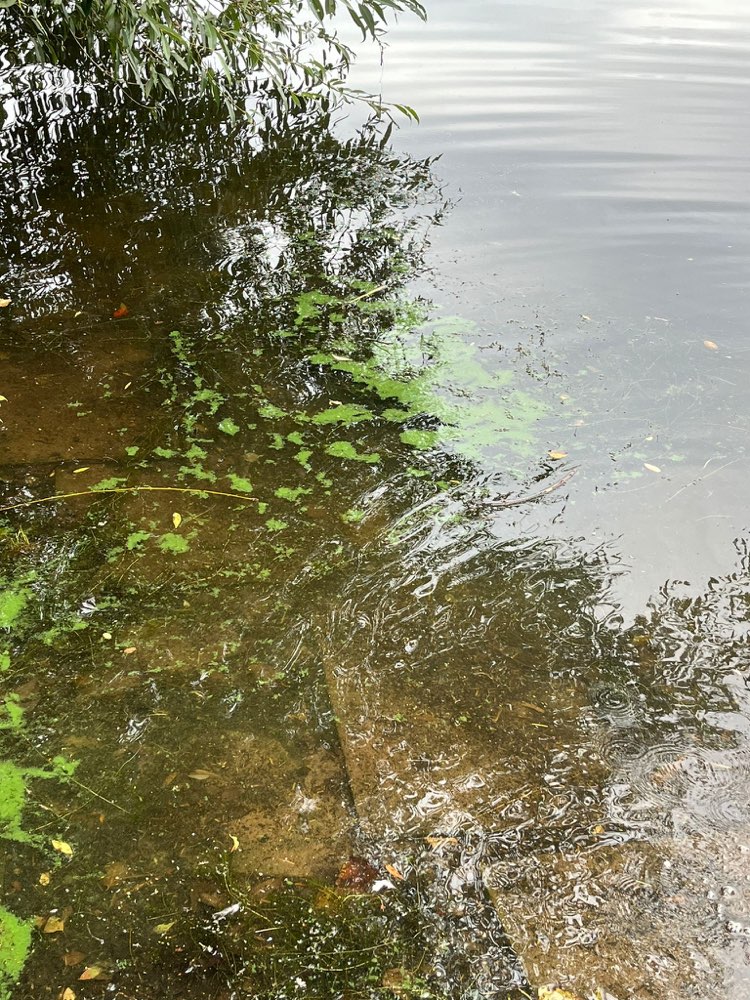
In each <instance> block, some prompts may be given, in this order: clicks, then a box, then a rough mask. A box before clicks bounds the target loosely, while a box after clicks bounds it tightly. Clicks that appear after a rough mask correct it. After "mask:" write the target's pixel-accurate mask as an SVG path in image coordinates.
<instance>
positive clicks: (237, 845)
mask: <svg viewBox="0 0 750 1000" xmlns="http://www.w3.org/2000/svg"><path fill="white" fill-rule="evenodd" d="M229 838H230V840H231V841H232V846H231V847H230V848H229V853H230V854H234V852H235V851H239V849H240V842H239V840H238V839H237V838H236V837H235V835H234V834H233V833H230V834H229Z"/></svg>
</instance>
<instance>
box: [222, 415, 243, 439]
mask: <svg viewBox="0 0 750 1000" xmlns="http://www.w3.org/2000/svg"><path fill="white" fill-rule="evenodd" d="M219 430H220V431H221V432H222V434H229V435H230V437H234V435H235V434H239V432H240V428H239V425H238V424H236V423H235V422H234V420H232V418H231V417H224V419H223V420H220V421H219Z"/></svg>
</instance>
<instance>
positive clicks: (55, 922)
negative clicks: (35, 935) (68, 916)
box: [42, 914, 65, 934]
mask: <svg viewBox="0 0 750 1000" xmlns="http://www.w3.org/2000/svg"><path fill="white" fill-rule="evenodd" d="M64 930H65V921H64V920H63V918H62V917H57V916H55V915H54V914H52V915H51V916H49V917H47V920H46V921H45V924H44V927H43V928H42V933H43V934H60V933H61V932H62V931H64Z"/></svg>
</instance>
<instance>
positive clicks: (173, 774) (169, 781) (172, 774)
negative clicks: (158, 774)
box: [162, 771, 177, 788]
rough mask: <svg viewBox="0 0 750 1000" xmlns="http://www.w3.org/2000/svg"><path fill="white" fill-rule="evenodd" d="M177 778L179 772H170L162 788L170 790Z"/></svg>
mask: <svg viewBox="0 0 750 1000" xmlns="http://www.w3.org/2000/svg"><path fill="white" fill-rule="evenodd" d="M176 777H177V771H170V772H169V774H168V775H167V776H166V778H165V779H164V781H162V786H163V787H164V788H169V786H170V785H172V784H174V779H175V778H176Z"/></svg>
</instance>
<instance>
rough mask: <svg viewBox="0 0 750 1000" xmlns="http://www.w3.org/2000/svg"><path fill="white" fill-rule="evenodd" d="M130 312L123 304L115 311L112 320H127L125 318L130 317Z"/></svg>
mask: <svg viewBox="0 0 750 1000" xmlns="http://www.w3.org/2000/svg"><path fill="white" fill-rule="evenodd" d="M129 312H130V310H129V309H128V307H127V306H126V305H125V303H124V302H121V303H120V305H119V306H118V307H117V309H115V311H114V312H113V313H112V319H125V317H126V316H127V315H128V313H129Z"/></svg>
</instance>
